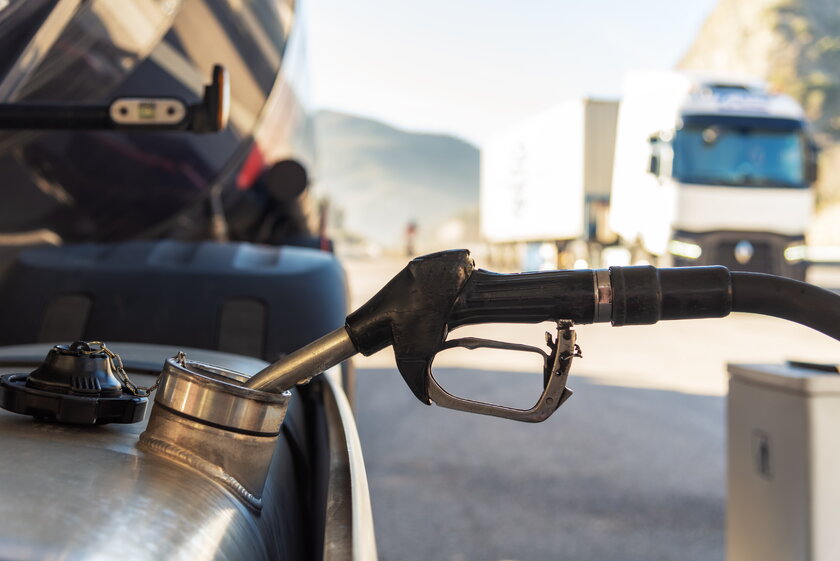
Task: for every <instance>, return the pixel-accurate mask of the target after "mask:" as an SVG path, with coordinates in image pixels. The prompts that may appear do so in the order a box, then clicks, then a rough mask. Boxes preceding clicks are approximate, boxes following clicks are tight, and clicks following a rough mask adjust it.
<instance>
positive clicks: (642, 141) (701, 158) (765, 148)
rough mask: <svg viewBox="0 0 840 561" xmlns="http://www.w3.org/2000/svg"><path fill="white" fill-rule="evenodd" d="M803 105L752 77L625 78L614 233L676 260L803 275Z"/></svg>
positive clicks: (806, 143)
mask: <svg viewBox="0 0 840 561" xmlns="http://www.w3.org/2000/svg"><path fill="white" fill-rule="evenodd" d="M807 127H808V125H807V122H806V120H805V117H804V113H803V111H802V108H801V107H800V106H799V105H798V104H797V103H796V102H795V101H794V100H793V99H791V98H789V97H787V96H783V95H777V94H773V93H770V92H769V91H768V90H767V88H766V86H765V85H764V84H763V83H761V82H759V81H755V80H745V79H737V78H736V79H733V78H722V77H709V76H700V75H696V74H682V73H676V72H633V73H630V74H628V76H627V77H626V78H625V82H624V87H623V93H622V101H621V106H620V109H619V116H618V127H617V133H616V146H615V165H614V174H613V184H612V195H611V208H610V220H609V223H610V226H611V228H612V229H613V230H614V231H615V232H616V233H617V234H618V235H619V236H620V237H621V239H622V240H623V242H625V243H626V244H628V245H630V246H633V247H635V248H636V249H638V250H642V251H643V252H645V253H647V254H650V255H651V256H655V257H658V256H668V255H670V257H671V258H672V259H673V263H674V264H675V265H711V264H721V265H726V266H728V267H730V268H731V269H735V270H739V269H740V270H754V271H760V272H768V273H775V274H781V275H787V276H792V277H798V278H802V277H804V274H805V267H806V263H805V261H804V259H803V257H804V254H805V252H804V236H805V231H806V229H807V226H808V224H809V222H810V220H811V216H812V212H813V205H814V193H813V189H812V188H811V186H812V183H813V181H814V180H815V177H816V163H815V161H816V148H815V147H814V144H813V142H812V141H811V140H810V136H809V135H808V133H807Z"/></svg>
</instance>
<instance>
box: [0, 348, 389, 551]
mask: <svg viewBox="0 0 840 561" xmlns="http://www.w3.org/2000/svg"><path fill="white" fill-rule="evenodd" d="M109 346H110V347H111V348H113V349H114V350H115V351H117V352H118V353H120V354H121V355H122V357H123V359H124V361H125V363H126V365H127V369H128V371H129V373H130V375H131V376H132V379H135V380H136V382H137V383H138V384H148V383H151V382H152V380H153V375H151V374H150V372H151V371H152V369H153V368H154V366H153V365H154V364H157V365H158V366H157V368H158V369H159V368H160V367H161V366H162V365H163V361H164V360H165V359H166V358H167V357H172V356H173V355H174V354H175V351H176V349H173V348H169V347H162V346H156V345H137V344H134V345H132V344H118V343H115V344H113V345H109ZM49 348H50V345H46V344H45V345H26V346H20V347H6V348H4V349H0V364H3V367H2V368H1V369H0V371H2V372H3V373H7V372H22V371H28V370H29V369H31V367H32V365H33V364H35V363H37V362H39V361H40V360H41V359H42V358H43V356H44V355H45V354H46V351H47V350H48V349H49ZM187 354H188V356H189V357H190V358H191V359H194V360H200V361H202V362H206V363H210V364H215V365H218V366H222V367H224V368H229V369H231V370H235V371H237V372H242V373H244V374H247V375H250V374H252V373H254V372H256V371H258V370H260V369H262V368H263V367H265V365H266V363H264V362H262V361H259V360H255V359H251V358H247V357H240V356H236V355H230V354H225V353H218V352H212V351H200V350H187ZM12 364H15V365H14V366H13V365H12ZM17 364H20V366H17ZM143 371H145V372H147V374H141V373H140V372H143ZM320 378H321V380H320V381H319V382H318V383H319V385H320V386H322V387H316V388H315V389H316V390H317V393H319V394H320V395H322V396H323V399H322V401H323V416H324V425H325V426H326V427H327V432H328V441H329V442H330V451H329V458H330V461H329V469H328V470H327V479H328V480H329V482H328V485H327V491H326V495H327V497H328V501H329V503H330V504H329V508H330V509H331V510H330V513H329V514H328V516H327V517H326V518H327V519H326V523H325V528H324V536H323V537H318V540H317V541H321V542H323V543H324V546H323V549H324V550H323V552H313V551H312V549H311V544H307V543H303V542H304V541H306V540H307V539H309V540H311V539H312V537H311V535H309V536H308V534H307V531H306V530H307V528H305V525H306V524H307V522H306V520H305V518H304V516H303V513H306V512H308V511H309V510H317V509H318V508H322V509H326V508H327V505H313V504H311V494H310V493H308V492H307V491H306V490H305V489H302V488H301V484H300V481H301V473H300V468H299V463H297V464H296V462H295V457H294V454H297V453H299V450H297V447H299V446H300V444H301V443H300V442H294V441H295V438H294V437H288V434H287V433H288V432H289V431H288V430H286V429H285V428H284V430H283V431H282V432H281V436H280V437H278V438H277V439H276V441H277V442H276V446H275V448H274V456H273V459H272V460H271V463H270V467H269V469H268V470H267V475H266V479H265V486H264V488H263V489H262V496H261V504H259V505H256V506H255V505H254V504H250V503H249V502H248V501H247V500H243V497H242V496H241V495H240V494H237V493H236V492H234V491H232V490H231V488H230V487H229V486H226V485H224V484H223V483H221V482H220V481H219V480H218V479H214V478H213V477H211V476H208V474H207V473H206V472H202V471H201V470H199V469H196V468H195V467H194V466H190V465H189V464H188V463H185V462H182V461H178V460H177V459H174V458H172V457H162V456H160V455H158V454H155V453H151V452H149V451H147V450H144V447H143V446H142V445H141V446H138V441H139V438H140V435H141V433H143V432H144V431H145V430H146V428H147V422H146V421H144V422H141V423H136V424H133V425H115V424H110V425H104V426H75V425H60V424H55V423H43V422H36V421H34V420H33V419H32V418H29V417H24V416H21V415H16V414H13V413H9V412H7V411H4V410H0V445H2V449H3V454H2V456H0V478H2V479H0V481H2V483H0V556H2V559H3V560H4V561H6V560H8V561H19V560H20V561H22V560H34V559H73V560H75V559H109V560H110V559H125V560H128V559H149V560H152V559H154V560H155V561H158V560H161V559H184V560H211V559H219V560H221V559H226V560H233V559H243V560H256V561H259V560H270V559H284V558H300V557H302V553H304V552H307V554H306V557H310V556H311V557H317V558H332V559H375V556H376V550H375V544H374V542H373V534H372V517H371V514H370V505H369V498H368V494H367V484H366V481H365V480H364V466H363V465H362V464H361V456H360V455H358V457H357V458H355V460H354V459H353V457H354V456H355V455H357V453H358V449H357V448H358V444H357V442H358V440H357V436H355V435H356V433H355V425H354V423H353V420H352V417H350V416H348V413H349V409H347V408H346V400H345V398H344V396H343V394H340V391H338V392H337V391H336V388H337V386H336V382H335V381H334V380H332V379H330V378H329V377H328V376H321V377H320ZM295 399H300V397H299V396H298V395H297V394H295V395H294V398H293V399H292V402H291V404H290V407H289V411H288V414H287V418H286V422H287V423H290V424H293V423H297V424H298V425H299V426H300V425H302V424H303V421H304V416H303V414H302V411H301V410H300V408H301V407H303V406H302V404H300V403H297V404H296V403H295ZM343 400H344V401H343ZM342 401H343V403H344V404H345V407H344V408H342V407H341V406H340V405H336V404H337V403H339V402H342ZM155 407H158V405H155ZM159 413H165V412H164V411H163V410H161V411H160V412H159ZM166 413H168V412H166ZM337 417H338V418H337ZM303 432H304V434H305V431H303ZM347 435H350V440H351V441H355V443H356V444H355V446H350V447H349V448H350V452H351V454H349V455H348V442H347V440H348V438H347ZM336 442H340V443H342V446H341V447H340V448H341V449H335V448H336V447H335V443H336ZM354 447H355V448H356V450H353V448H354ZM293 450H294V451H293ZM242 459H243V458H236V460H238V461H240V462H241V460H242ZM348 459H349V461H348ZM336 468H338V469H337V471H336ZM308 477H310V478H311V477H312V476H308ZM359 477H361V479H359ZM243 478H244V477H243ZM244 479H247V478H244ZM248 484H251V485H252V483H250V482H249V483H248ZM336 497H340V502H341V503H344V504H343V506H342V505H338V506H339V508H338V510H335V508H336V506H337V505H336V504H335V502H334V501H335V499H336ZM342 529H344V530H345V531H341V530H342Z"/></svg>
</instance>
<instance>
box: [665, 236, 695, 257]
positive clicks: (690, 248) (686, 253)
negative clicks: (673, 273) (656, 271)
mask: <svg viewBox="0 0 840 561" xmlns="http://www.w3.org/2000/svg"><path fill="white" fill-rule="evenodd" d="M668 253H670V254H671V255H676V256H677V257H685V258H686V259H697V258H698V257H700V256H701V255H703V248H702V247H700V246H699V245H697V244H696V243H691V242H682V241H680V240H671V241H670V242H668Z"/></svg>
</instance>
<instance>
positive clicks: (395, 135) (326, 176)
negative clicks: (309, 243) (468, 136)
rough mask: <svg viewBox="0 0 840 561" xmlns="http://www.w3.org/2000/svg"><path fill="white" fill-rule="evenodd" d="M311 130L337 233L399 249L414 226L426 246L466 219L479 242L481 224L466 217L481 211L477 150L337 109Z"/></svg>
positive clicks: (465, 224) (448, 138)
mask: <svg viewBox="0 0 840 561" xmlns="http://www.w3.org/2000/svg"><path fill="white" fill-rule="evenodd" d="M314 126H315V139H316V148H317V154H318V165H317V167H316V178H315V179H316V182H317V185H318V189H319V192H320V194H321V195H322V196H324V195H325V196H326V197H328V199H329V202H330V206H331V208H332V209H333V216H334V217H338V218H339V220H338V222H339V224H336V223H335V222H336V221H335V220H334V221H333V229H335V227H338V228H340V229H341V230H342V231H343V233H344V234H352V235H355V236H361V237H363V238H366V239H369V240H373V241H375V242H377V243H378V244H380V245H382V246H384V247H388V248H400V247H403V246H404V244H405V232H406V227H407V225H408V224H409V223H410V222H415V223H416V224H417V236H418V239H419V240H421V241H425V242H426V245H428V244H429V243H432V242H433V241H434V240H436V239H438V238H439V237H440V236H441V235H446V234H447V232H450V233H451V232H453V228H452V225H451V224H452V221H453V220H455V221H458V220H461V222H462V226H463V227H462V229H461V231H462V234H463V236H465V237H470V236H473V238H472V239H475V234H476V232H475V230H477V226H476V224H477V220H474V219H471V218H467V219H464V218H463V217H472V216H474V215H476V214H477V209H478V181H479V179H478V177H479V176H478V173H479V152H478V149H477V148H476V147H475V146H474V145H472V144H470V143H468V142H466V141H464V140H461V139H458V138H454V137H452V136H446V135H436V134H420V133H413V132H408V131H404V130H400V129H397V128H394V127H391V126H388V125H386V124H384V123H381V122H378V121H374V120H371V119H365V118H361V117H357V116H353V115H347V114H343V113H336V112H333V111H321V112H319V113H318V114H316V115H315V120H314ZM455 230H457V228H456V229H455ZM340 235H341V232H340V233H339V236H340ZM457 241H459V240H453V242H454V243H457Z"/></svg>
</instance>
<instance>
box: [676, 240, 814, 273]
mask: <svg viewBox="0 0 840 561" xmlns="http://www.w3.org/2000/svg"><path fill="white" fill-rule="evenodd" d="M804 245H805V238H804V237H803V236H801V235H800V236H786V235H781V234H773V233H768V232H708V233H696V232H685V231H677V232H674V235H673V236H672V238H671V241H670V242H669V244H668V251H669V253H670V254H671V257H672V259H673V263H674V266H676V267H683V266H688V265H723V266H725V267H727V268H729V269H730V270H732V271H752V272H756V273H769V274H772V275H781V276H785V277H790V278H793V279H798V280H803V279H804V278H805V272H806V270H807V267H808V263H807V262H806V261H805V259H804V253H805V252H804V250H803V248H804Z"/></svg>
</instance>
